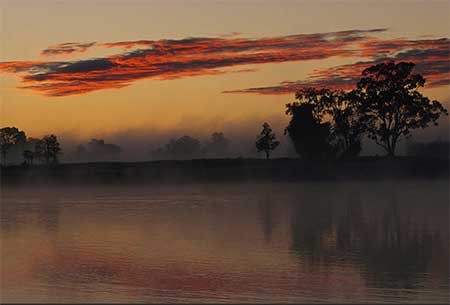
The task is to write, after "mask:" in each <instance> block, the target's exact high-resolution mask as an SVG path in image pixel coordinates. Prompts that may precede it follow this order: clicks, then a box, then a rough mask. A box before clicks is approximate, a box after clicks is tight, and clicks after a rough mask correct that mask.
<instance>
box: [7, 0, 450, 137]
mask: <svg viewBox="0 0 450 305" xmlns="http://www.w3.org/2000/svg"><path fill="white" fill-rule="evenodd" d="M0 7H1V14H2V15H1V16H2V17H1V20H2V24H1V33H2V38H3V39H2V42H3V44H2V45H1V48H0V51H1V52H0V62H1V63H0V72H3V73H2V74H0V75H1V87H2V94H1V125H2V126H10V125H14V126H17V127H18V128H20V129H22V130H25V131H26V132H27V134H28V135H29V136H42V135H43V134H46V133H55V134H57V135H59V136H60V137H62V138H64V137H66V138H67V137H70V138H71V139H75V140H76V141H82V140H83V141H84V140H86V139H89V138H92V137H103V138H105V140H108V138H112V139H115V138H114V135H117V134H143V135H145V137H148V138H149V141H150V140H151V137H152V136H153V135H154V136H155V137H157V136H161V135H173V136H177V135H181V134H184V133H188V134H191V135H194V136H198V137H203V136H206V135H208V134H211V133H212V132H214V131H217V130H220V131H224V132H225V134H239V133H240V132H242V130H244V131H243V133H245V134H248V135H250V134H256V133H257V132H258V129H259V128H260V124H261V123H262V122H263V121H269V122H270V123H272V125H273V127H274V129H275V131H276V132H277V134H279V135H280V136H281V134H282V131H283V128H284V127H285V126H286V122H287V120H288V118H287V117H286V115H285V114H284V105H285V104H286V103H287V102H291V101H292V99H293V93H292V92H293V91H294V90H295V88H297V87H298V86H302V85H308V84H314V85H321V84H325V85H327V86H337V87H348V86H349V84H350V83H349V81H346V80H347V78H350V79H352V78H357V76H358V73H359V71H360V70H361V67H362V66H364V65H367V64H370V63H371V62H375V61H377V60H379V59H380V58H385V57H391V58H396V59H400V60H411V61H414V62H416V63H417V64H418V67H417V68H418V70H419V72H421V73H423V74H424V75H425V77H426V78H427V80H428V85H427V86H426V88H428V89H426V90H424V92H425V93H426V94H427V95H428V96H429V97H430V98H436V99H439V100H440V101H441V102H443V103H444V105H445V106H446V107H447V108H448V104H449V102H448V100H449V58H448V48H449V40H448V39H449V37H450V36H449V29H448V22H449V2H448V1H428V2H426V3H425V2H416V1H395V3H391V2H381V3H380V2H378V3H377V2H371V1H340V2H338V1H322V2H317V1H285V2H280V1H277V2H269V1H227V2H225V1H166V2H164V1H105V0H103V1H96V2H92V1H89V2H88V1H77V2H69V1H53V2H52V1H39V2H37V1H2V2H0ZM357 62H364V64H363V65H361V64H360V65H356V66H355V65H354V64H355V63H357ZM330 76H331V77H330ZM20 87H28V88H27V89H24V88H20ZM248 89H250V90H248ZM231 91H232V92H234V93H224V92H231ZM279 93H283V94H279ZM447 122H448V119H447V118H445V119H444V120H443V123H444V126H442V127H440V128H434V129H433V130H432V131H431V130H430V131H426V132H425V133H423V134H425V135H426V137H427V138H436V137H439V136H442V135H444V136H446V135H448V133H447V129H448V123H447Z"/></svg>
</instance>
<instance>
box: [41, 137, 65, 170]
mask: <svg viewBox="0 0 450 305" xmlns="http://www.w3.org/2000/svg"><path fill="white" fill-rule="evenodd" d="M40 145H42V149H43V152H42V153H43V157H44V159H45V163H46V164H51V163H53V164H55V163H58V155H59V154H60V153H61V147H60V145H59V142H58V139H57V138H56V136H55V135H53V134H51V135H46V136H44V137H43V138H42V142H40V143H39V146H40ZM39 148H40V147H39Z"/></svg>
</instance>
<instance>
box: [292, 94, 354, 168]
mask: <svg viewBox="0 0 450 305" xmlns="http://www.w3.org/2000/svg"><path fill="white" fill-rule="evenodd" d="M295 98H296V99H297V101H296V102H294V103H290V104H287V105H286V108H287V110H286V114H289V115H291V116H292V119H291V121H290V122H289V125H288V127H287V128H286V133H288V134H289V136H290V138H291V140H292V141H293V143H294V146H295V149H296V151H297V153H298V154H300V155H301V156H302V157H303V158H308V159H310V158H328V157H352V156H356V155H358V154H359V152H360V151H361V132H362V130H361V128H360V124H359V114H358V112H357V101H358V100H357V99H355V94H354V92H350V93H346V92H344V91H333V90H330V89H326V88H323V89H316V88H303V89H301V90H299V91H298V92H296V94H295Z"/></svg>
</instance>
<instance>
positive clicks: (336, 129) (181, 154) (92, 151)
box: [0, 61, 448, 165]
mask: <svg viewBox="0 0 450 305" xmlns="http://www.w3.org/2000/svg"><path fill="white" fill-rule="evenodd" d="M413 69H414V63H411V62H400V63H395V62H393V61H391V62H386V63H380V64H377V65H374V66H371V67H369V68H367V69H365V70H364V71H363V72H362V75H361V78H360V80H359V81H358V82H357V83H356V85H355V88H354V89H352V90H348V91H343V90H331V89H329V88H302V89H300V90H298V91H297V92H296V93H295V99H296V101H294V102H292V103H288V104H286V109H285V113H286V115H289V116H290V117H291V118H290V121H289V124H288V126H287V127H286V128H285V131H284V134H285V135H288V136H289V138H290V140H291V141H292V143H293V145H294V148H295V151H296V152H297V154H298V155H299V156H300V157H301V158H303V159H310V160H311V159H319V160H324V159H341V158H353V157H356V156H358V155H359V153H360V152H361V150H362V139H363V136H367V137H368V138H369V139H371V140H373V141H374V142H375V143H376V144H377V145H379V146H381V147H382V148H383V149H384V150H385V151H386V153H387V155H388V156H394V155H395V152H396V148H397V145H398V143H399V141H401V140H403V139H405V138H409V137H410V136H411V131H412V130H414V129H418V128H422V129H423V128H426V127H428V126H429V125H438V123H437V121H438V119H439V117H440V116H441V115H448V111H447V110H446V109H445V108H444V107H443V106H442V104H441V103H440V102H438V101H436V100H430V99H429V98H428V97H425V96H423V95H422V94H421V93H420V92H419V91H418V89H419V88H421V87H423V86H424V85H425V79H424V78H423V77H422V76H421V75H420V74H414V73H413ZM229 144H230V140H229V139H227V138H226V137H225V136H224V134H223V133H222V132H215V133H213V134H212V135H211V139H210V140H209V141H207V142H206V143H204V144H202V143H201V142H200V141H199V140H198V139H195V138H192V137H190V136H188V135H184V136H182V137H180V138H178V139H171V140H170V141H169V142H168V143H167V144H165V145H163V146H161V147H159V148H157V149H155V150H152V151H150V156H151V157H152V159H180V158H186V157H188V158H196V157H200V156H201V157H219V156H225V154H226V153H227V152H228V151H229V148H230V146H229ZM279 145H280V142H279V141H278V140H277V139H276V136H275V133H274V132H273V130H272V129H271V127H270V125H269V124H268V123H267V122H265V123H264V124H263V126H262V131H261V132H260V134H259V135H258V136H257V138H256V142H255V146H256V150H257V151H258V152H264V153H265V155H266V158H269V157H270V154H271V152H272V151H273V150H275V149H276V148H277V147H279ZM13 149H16V150H17V149H18V150H20V151H22V157H23V160H24V163H26V164H28V165H33V164H47V165H51V164H56V163H58V161H59V156H60V155H61V153H62V152H61V147H60V144H59V142H58V140H57V137H56V136H55V135H53V134H51V135H46V136H44V137H43V138H41V139H37V138H27V137H26V135H25V132H23V131H20V130H19V129H18V128H16V127H5V128H1V129H0V150H1V155H2V163H3V164H6V155H7V153H8V152H9V151H11V150H13ZM121 151H122V148H121V147H120V146H118V145H116V144H110V143H105V142H104V140H101V139H92V140H91V141H90V142H88V143H87V144H86V145H79V146H78V147H77V148H76V150H75V155H76V156H78V158H81V159H82V160H83V159H84V160H105V159H108V160H116V159H117V158H118V155H119V154H120V153H121Z"/></svg>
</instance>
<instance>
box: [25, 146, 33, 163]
mask: <svg viewBox="0 0 450 305" xmlns="http://www.w3.org/2000/svg"><path fill="white" fill-rule="evenodd" d="M23 159H24V160H25V162H26V163H27V164H28V165H33V160H34V153H33V152H32V151H31V150H28V149H27V150H24V151H23Z"/></svg>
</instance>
